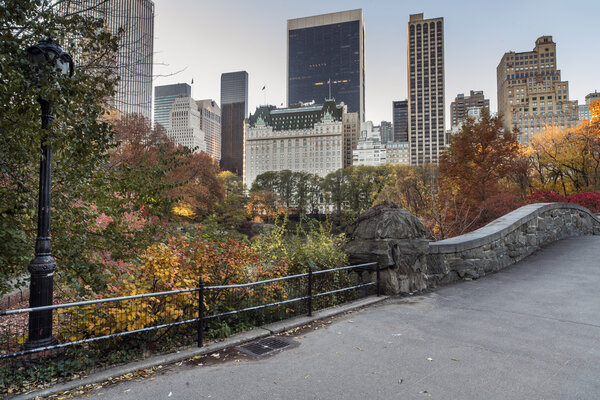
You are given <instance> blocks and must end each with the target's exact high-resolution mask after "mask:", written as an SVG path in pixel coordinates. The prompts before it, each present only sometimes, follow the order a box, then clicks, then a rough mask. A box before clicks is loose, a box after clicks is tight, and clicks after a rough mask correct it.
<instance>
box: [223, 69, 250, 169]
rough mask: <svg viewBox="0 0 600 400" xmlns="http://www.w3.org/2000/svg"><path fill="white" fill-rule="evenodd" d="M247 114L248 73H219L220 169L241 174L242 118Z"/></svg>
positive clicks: (242, 151) (242, 150)
mask: <svg viewBox="0 0 600 400" xmlns="http://www.w3.org/2000/svg"><path fill="white" fill-rule="evenodd" d="M247 115H248V73H247V72H246V71H238V72H228V73H224V74H221V169H222V170H227V171H231V172H235V173H236V174H238V175H240V176H242V173H243V161H244V160H243V153H244V119H245V118H246V117H247Z"/></svg>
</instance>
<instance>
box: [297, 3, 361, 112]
mask: <svg viewBox="0 0 600 400" xmlns="http://www.w3.org/2000/svg"><path fill="white" fill-rule="evenodd" d="M364 31H365V28H364V22H363V15H362V10H361V9H358V10H350V11H342V12H336V13H331V14H323V15H315V16H312V17H306V18H297V19H290V20H288V21H287V99H288V106H292V105H293V104H296V103H299V102H303V103H310V102H312V101H314V102H315V103H317V104H323V103H324V101H325V99H335V101H336V102H337V103H340V102H344V104H346V105H347V106H348V112H350V113H352V112H357V113H358V114H359V118H360V120H361V121H364V119H365V33H364Z"/></svg>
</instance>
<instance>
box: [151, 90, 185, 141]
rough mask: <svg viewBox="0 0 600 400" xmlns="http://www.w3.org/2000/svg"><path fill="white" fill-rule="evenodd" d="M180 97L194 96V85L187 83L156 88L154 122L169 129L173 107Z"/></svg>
mask: <svg viewBox="0 0 600 400" xmlns="http://www.w3.org/2000/svg"><path fill="white" fill-rule="evenodd" d="M179 97H192V87H191V86H190V85H188V84H187V83H176V84H174V85H162V86H156V87H155V88H154V123H155V124H158V125H162V126H163V128H165V129H167V130H168V129H169V128H170V127H171V125H170V123H169V117H170V114H171V107H173V103H174V102H175V100H177V99H178V98H179Z"/></svg>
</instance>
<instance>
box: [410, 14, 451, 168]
mask: <svg viewBox="0 0 600 400" xmlns="http://www.w3.org/2000/svg"><path fill="white" fill-rule="evenodd" d="M408 88H409V91H408V142H409V148H410V163H411V164H412V165H421V164H424V163H437V162H438V160H439V156H440V153H441V151H442V149H443V148H444V146H445V144H446V135H445V110H444V97H445V90H444V19H443V18H432V19H423V14H414V15H411V16H410V19H409V22H408Z"/></svg>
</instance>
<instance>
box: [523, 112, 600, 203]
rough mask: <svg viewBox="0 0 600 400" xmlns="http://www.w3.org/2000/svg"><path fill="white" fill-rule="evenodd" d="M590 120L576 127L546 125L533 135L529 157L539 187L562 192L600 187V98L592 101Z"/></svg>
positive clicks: (527, 155)
mask: <svg viewBox="0 0 600 400" xmlns="http://www.w3.org/2000/svg"><path fill="white" fill-rule="evenodd" d="M590 108H591V111H592V119H591V121H582V122H581V124H580V125H578V126H577V127H575V128H570V129H569V128H567V129H564V128H559V127H547V128H546V129H545V130H544V131H542V132H540V133H538V134H536V135H534V136H532V137H531V138H530V140H529V142H528V145H527V146H526V148H525V149H524V151H523V153H524V155H525V156H526V157H528V159H529V161H530V163H531V165H532V171H533V178H534V187H535V188H536V189H543V190H554V191H557V192H562V193H563V195H565V196H567V195H569V194H573V193H578V192H583V191H597V190H599V189H600V119H599V118H598V115H600V101H596V102H594V103H592V105H591V106H590Z"/></svg>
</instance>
